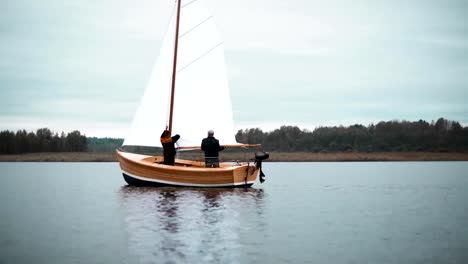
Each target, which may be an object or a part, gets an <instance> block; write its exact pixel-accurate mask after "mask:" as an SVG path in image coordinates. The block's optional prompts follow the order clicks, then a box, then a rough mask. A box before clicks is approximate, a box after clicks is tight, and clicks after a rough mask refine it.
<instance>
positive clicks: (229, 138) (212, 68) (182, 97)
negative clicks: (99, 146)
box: [123, 0, 238, 147]
mask: <svg viewBox="0 0 468 264" xmlns="http://www.w3.org/2000/svg"><path fill="white" fill-rule="evenodd" d="M175 17H176V16H175V15H173V16H172V18H171V22H170V24H169V29H168V31H167V33H166V35H165V37H164V41H163V44H162V46H161V50H160V54H159V57H158V59H157V61H156V63H155V66H154V68H153V71H152V73H151V77H150V79H149V82H148V85H147V87H146V90H145V93H144V95H143V98H142V99H141V103H140V106H139V108H138V110H137V112H136V114H135V117H134V119H133V123H132V126H131V128H130V133H129V135H128V136H127V137H126V138H125V141H124V144H123V145H137V146H156V147H159V146H161V143H160V142H159V136H160V134H161V132H162V131H163V130H164V128H165V127H166V125H167V124H168V118H169V100H170V89H171V77H172V64H173V56H174V36H175ZM178 40H179V44H178V47H179V48H178V55H177V72H176V73H177V75H176V81H175V94H174V112H173V123H172V132H173V133H172V134H180V136H181V138H180V140H179V142H178V144H179V146H180V147H186V146H199V145H200V142H201V140H202V139H203V138H204V137H206V133H207V131H208V130H209V129H212V130H214V131H215V137H216V138H217V139H219V140H220V143H221V144H223V145H235V144H238V143H237V142H236V140H235V137H234V133H235V130H234V124H233V115H232V105H231V100H230V96H229V87H228V79H227V74H226V63H225V60H224V46H223V43H222V40H221V38H220V35H219V33H218V31H217V29H216V25H215V22H214V19H213V16H212V14H211V13H210V12H209V11H208V9H207V8H206V7H205V3H204V0H182V3H181V13H180V27H179V37H178Z"/></svg>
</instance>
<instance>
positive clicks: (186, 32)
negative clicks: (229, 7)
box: [179, 16, 213, 39]
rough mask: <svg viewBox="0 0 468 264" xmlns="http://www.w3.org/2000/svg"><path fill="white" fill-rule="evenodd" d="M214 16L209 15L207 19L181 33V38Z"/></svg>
mask: <svg viewBox="0 0 468 264" xmlns="http://www.w3.org/2000/svg"><path fill="white" fill-rule="evenodd" d="M212 18H213V16H209V17H208V18H206V19H205V20H203V21H202V22H200V23H198V24H197V25H196V26H194V27H193V28H191V29H189V30H187V31H185V32H184V34H182V35H180V36H179V39H180V38H182V37H183V36H185V35H187V34H188V33H190V32H191V31H193V30H194V29H196V28H197V27H199V26H201V25H202V24H203V23H205V22H207V21H208V20H210V19H212Z"/></svg>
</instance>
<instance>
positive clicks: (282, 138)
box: [236, 118, 468, 152]
mask: <svg viewBox="0 0 468 264" xmlns="http://www.w3.org/2000/svg"><path fill="white" fill-rule="evenodd" d="M236 139H237V141H238V142H241V143H260V144H262V146H263V147H264V149H265V150H267V151H284V152H295V151H305V152H338V151H363V152H381V151H399V152H403V151H437V152H448V151H468V127H462V126H461V125H460V123H458V122H456V121H449V120H446V119H444V118H440V119H438V120H437V121H436V122H434V121H433V122H431V123H428V122H426V121H423V120H419V121H416V122H409V121H388V122H379V123H378V124H376V125H374V124H371V125H369V126H363V125H352V126H349V127H344V126H334V127H318V128H316V129H314V130H313V131H308V130H301V129H299V128H298V127H296V126H282V127H281V128H279V129H276V130H274V131H271V132H263V131H262V130H261V129H258V128H252V129H245V130H239V131H238V132H237V135H236Z"/></svg>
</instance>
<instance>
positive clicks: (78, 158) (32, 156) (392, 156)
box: [0, 152, 468, 162]
mask: <svg viewBox="0 0 468 264" xmlns="http://www.w3.org/2000/svg"><path fill="white" fill-rule="evenodd" d="M189 156H192V157H189ZM246 157H247V158H250V157H251V156H244V155H243V154H236V153H222V154H221V158H222V160H227V161H231V160H243V159H245V158H246ZM182 158H193V159H202V158H203V156H202V154H195V155H184V157H182ZM2 161H3V162H6V161H18V162H20V161H25V162H116V161H117V159H116V156H115V153H113V152H105V153H98V152H43V153H28V154H17V155H0V162H2ZM267 161H270V162H274V161H277V162H279V161H281V162H293V161H306V162H314V161H319V162H325V161H468V153H458V152H448V153H437V152H375V153H364V152H336V153H309V152H292V153H287V152H271V153H270V159H268V160H267Z"/></svg>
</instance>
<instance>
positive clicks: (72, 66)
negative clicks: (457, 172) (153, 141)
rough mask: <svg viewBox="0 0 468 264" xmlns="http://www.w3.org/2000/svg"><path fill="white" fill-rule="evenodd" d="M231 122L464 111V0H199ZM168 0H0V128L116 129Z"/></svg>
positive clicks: (324, 121)
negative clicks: (213, 30)
mask: <svg viewBox="0 0 468 264" xmlns="http://www.w3.org/2000/svg"><path fill="white" fill-rule="evenodd" d="M208 3H210V5H211V7H212V9H213V13H214V16H215V19H216V22H217V24H218V27H219V30H220V32H221V35H222V37H223V40H224V45H225V48H226V51H225V52H226V62H227V67H228V71H229V72H228V75H229V82H230V88H231V98H232V104H233V112H234V122H235V124H236V127H237V128H250V127H260V128H263V129H265V130H270V129H273V128H278V127H279V126H280V125H285V124H286V125H298V126H299V127H301V128H309V129H310V128H313V127H315V126H320V125H339V124H343V125H350V124H354V123H360V124H364V125H367V124H370V123H376V122H378V121H381V120H393V119H399V120H419V119H424V120H427V121H431V120H436V119H437V118H439V117H445V118H447V119H452V120H457V121H460V122H461V123H463V124H465V125H468V104H467V99H468V15H467V14H468V1H465V0H445V1H441V0H437V1H434V0H424V1H423V0H412V1H407V0H392V1H375V0H354V1H346V0H327V1H324V0H291V1H283V0H281V1H280V0H255V1H252V0H249V1H247V0H236V1H227V0H217V1H215V0H210V1H208ZM173 4H174V1H173V0H137V1H130V0H81V1H80V0H75V1H63V0H46V1H37V0H15V1H9V0H8V1H7V0H0V58H1V59H0V93H1V105H0V129H1V130H4V129H10V130H17V129H23V128H24V129H27V130H35V129H37V128H40V127H49V128H51V129H52V130H54V131H62V130H63V131H71V130H74V129H78V130H80V131H82V132H85V133H86V135H88V136H116V137H117V136H118V137H123V136H125V134H126V131H127V129H128V127H129V126H130V123H131V119H132V117H133V115H134V113H135V110H136V108H137V106H138V103H139V100H140V97H141V96H142V94H143V91H144V89H145V85H146V82H147V80H148V78H149V74H150V71H151V68H152V65H153V63H154V61H155V59H156V57H157V55H158V52H159V46H160V43H161V38H162V35H163V33H164V31H165V28H166V25H167V24H168V20H169V15H170V12H171V10H172V7H173Z"/></svg>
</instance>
